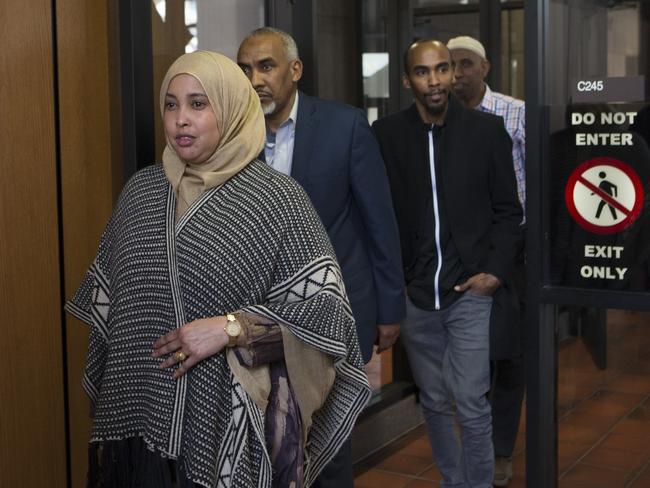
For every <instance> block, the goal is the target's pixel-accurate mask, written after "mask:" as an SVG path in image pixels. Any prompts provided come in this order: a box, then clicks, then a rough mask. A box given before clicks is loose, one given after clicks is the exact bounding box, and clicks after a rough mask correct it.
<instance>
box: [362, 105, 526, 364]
mask: <svg viewBox="0 0 650 488" xmlns="http://www.w3.org/2000/svg"><path fill="white" fill-rule="evenodd" d="M445 124H446V127H445V128H444V130H443V131H442V133H441V136H440V137H441V139H440V150H439V155H438V154H437V155H436V156H437V157H439V158H440V161H441V162H442V165H441V167H440V187H441V193H442V197H441V205H444V210H445V215H446V216H447V219H448V221H449V229H450V232H451V238H452V239H453V242H454V244H455V246H456V248H457V250H458V254H459V256H460V260H461V262H462V264H463V267H464V269H465V271H466V272H468V273H469V274H471V275H473V274H475V273H480V272H487V273H491V274H493V275H495V276H496V277H498V278H499V279H500V280H501V282H502V283H503V286H502V287H501V288H500V289H499V290H498V291H497V292H496V293H495V296H494V306H493V310H492V320H491V334H492V339H493V340H491V344H492V348H491V349H492V357H493V359H497V358H500V357H501V356H506V357H508V356H510V355H511V353H510V351H512V350H513V349H514V350H517V351H518V345H517V344H518V340H519V336H518V334H519V332H518V329H519V327H516V326H513V325H512V324H513V323H514V324H519V317H518V304H517V298H516V295H515V294H514V290H512V284H511V279H512V271H513V268H514V263H515V256H516V255H517V252H518V251H519V248H520V246H521V239H522V236H521V228H520V223H521V221H522V210H521V205H520V204H519V200H518V198H517V184H516V180H515V173H514V168H513V164H512V142H511V140H510V136H508V133H507V132H506V130H505V127H504V125H503V120H502V119H501V118H500V117H496V116H494V115H491V114H487V113H483V112H479V111H477V110H470V109H466V108H464V107H463V106H462V105H461V104H460V103H459V102H458V101H457V100H455V99H454V98H453V97H451V96H450V101H449V108H448V111H447V115H446V118H445ZM373 128H374V130H375V133H376V135H377V138H378V140H379V145H380V148H381V152H382V155H383V157H384V161H385V163H386V168H387V170H388V178H389V181H390V186H391V191H392V197H393V205H394V207H395V213H396V216H397V222H398V226H399V231H400V240H401V246H402V258H403V265H404V273H405V277H406V281H407V283H408V282H409V280H410V278H411V277H410V274H409V273H410V271H411V267H412V266H413V264H414V262H415V260H416V258H417V256H418V253H419V251H420V236H421V235H422V228H423V227H422V226H423V225H424V212H423V209H424V208H425V205H426V204H427V203H426V201H427V197H428V196H429V195H431V191H432V190H431V176H430V170H429V155H428V151H429V149H428V136H427V129H428V126H427V125H425V124H424V123H423V122H422V119H421V118H420V115H419V113H418V111H417V108H416V107H415V105H412V106H411V107H410V108H408V109H406V110H403V111H401V112H398V113H396V114H393V115H390V116H388V117H385V118H383V119H381V120H378V121H377V122H375V123H374V124H373ZM510 314H513V315H512V316H510ZM505 315H507V317H506V316H505ZM510 319H513V320H510Z"/></svg>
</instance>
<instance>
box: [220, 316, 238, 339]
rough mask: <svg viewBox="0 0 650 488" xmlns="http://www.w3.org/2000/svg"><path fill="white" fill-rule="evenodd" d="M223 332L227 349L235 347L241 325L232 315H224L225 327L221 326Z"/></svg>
mask: <svg viewBox="0 0 650 488" xmlns="http://www.w3.org/2000/svg"><path fill="white" fill-rule="evenodd" d="M223 330H225V331H226V334H227V335H228V347H235V346H236V345H237V339H238V338H239V334H241V324H240V323H239V320H237V317H235V315H234V314H231V313H227V314H226V325H224V326H223Z"/></svg>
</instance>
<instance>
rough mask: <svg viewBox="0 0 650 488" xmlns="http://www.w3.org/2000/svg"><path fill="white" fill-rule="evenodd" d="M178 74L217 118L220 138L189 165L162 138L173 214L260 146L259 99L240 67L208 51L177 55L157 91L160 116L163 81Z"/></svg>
mask: <svg viewBox="0 0 650 488" xmlns="http://www.w3.org/2000/svg"><path fill="white" fill-rule="evenodd" d="M179 74H188V75H192V76H193V77H194V78H196V79H197V80H198V81H199V83H201V86H203V89H204V90H205V93H206V95H207V97H208V100H209V101H210V105H211V106H212V110H214V113H215V115H216V116H217V127H218V128H219V133H220V134H221V138H220V140H219V143H218V145H217V148H216V149H215V151H214V153H212V155H211V156H210V157H209V158H208V159H207V161H205V162H203V163H200V164H189V163H186V162H185V161H183V160H181V158H180V157H179V156H178V154H176V152H175V151H174V149H173V148H172V145H171V143H170V140H169V138H168V137H167V135H165V137H166V139H167V147H165V151H164V152H163V168H164V170H165V174H166V175H167V179H168V180H169V182H170V183H171V185H172V188H173V189H174V191H175V192H176V196H177V198H178V203H177V206H176V216H180V215H182V214H183V213H184V212H185V211H186V210H187V208H188V207H189V206H190V205H191V204H192V203H193V202H194V201H195V200H196V199H197V198H198V197H199V196H201V194H202V193H203V192H204V191H205V190H208V189H210V188H213V187H215V186H219V185H221V184H223V183H224V182H226V181H227V180H228V179H230V178H231V177H232V176H234V175H235V174H237V173H238V172H239V171H241V170H242V169H243V168H244V167H246V166H247V165H248V163H250V162H251V161H252V160H253V159H255V158H256V157H257V155H258V154H259V153H260V152H261V151H262V149H263V148H264V139H265V133H266V129H265V125H264V114H263V113H262V109H261V107H260V101H259V98H258V96H257V93H255V90H254V89H253V87H252V86H251V84H250V82H249V81H248V79H247V78H246V76H245V75H244V73H243V71H242V70H241V68H240V67H239V66H237V65H236V64H235V63H234V62H232V61H231V60H230V59H228V58H227V57H225V56H223V55H221V54H218V53H214V52H210V51H196V52H193V53H190V54H183V55H182V56H181V57H180V58H178V59H177V60H176V61H174V63H173V64H172V65H171V67H170V68H169V70H168V71H167V74H166V75H165V79H164V80H163V83H162V86H161V88H160V111H161V113H162V116H163V117H164V116H165V94H166V93H167V90H168V88H169V83H170V82H171V80H172V78H174V77H175V76H177V75H179Z"/></svg>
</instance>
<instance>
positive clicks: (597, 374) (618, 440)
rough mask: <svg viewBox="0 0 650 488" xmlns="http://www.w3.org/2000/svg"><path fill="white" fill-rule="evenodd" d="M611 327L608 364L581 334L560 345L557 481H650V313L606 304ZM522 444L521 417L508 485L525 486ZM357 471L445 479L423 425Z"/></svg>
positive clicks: (369, 479) (563, 485)
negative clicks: (597, 360)
mask: <svg viewBox="0 0 650 488" xmlns="http://www.w3.org/2000/svg"><path fill="white" fill-rule="evenodd" d="M607 335H608V345H607V354H608V357H607V360H608V364H607V369H605V370H599V369H598V368H596V366H594V363H593V361H592V359H591V355H590V354H589V352H588V351H587V349H586V348H585V346H584V344H583V342H582V340H580V339H570V340H566V341H564V342H563V343H562V346H561V348H560V354H559V359H558V361H559V371H558V417H559V442H558V451H559V452H558V465H559V475H560V482H559V486H560V488H583V487H584V488H600V487H602V488H617V487H629V488H650V315H649V314H641V313H629V312H623V311H609V312H608V315H607ZM382 359H383V358H382ZM373 372H374V371H373ZM378 372H379V371H377V372H375V375H376V376H375V377H379V376H381V375H380V374H377V373H378ZM523 418H525V414H524V416H523ZM524 444H525V424H524V421H523V420H522V425H521V428H520V433H519V436H518V439H517V446H516V448H515V452H514V455H513V458H514V459H513V461H514V470H515V476H514V478H513V480H512V481H511V482H510V484H509V486H510V487H511V488H519V487H524V486H525V479H524V473H525V464H524V463H525V461H524V459H525V453H524ZM355 473H356V479H355V487H357V488H398V487H410V488H418V487H420V488H424V487H435V486H440V483H439V481H440V474H439V472H438V471H437V469H436V467H435V464H434V462H433V457H432V455H431V449H430V447H429V443H428V440H427V437H426V432H425V429H424V427H423V426H420V427H418V428H417V429H415V430H414V431H412V432H410V433H408V434H407V435H405V436H403V437H402V438H400V439H398V440H397V441H395V442H394V443H392V444H391V445H389V446H388V447H386V448H385V449H383V450H382V451H380V452H378V453H377V454H375V455H373V456H371V457H370V458H368V459H366V460H365V461H363V462H362V463H360V464H359V465H357V466H356V467H355Z"/></svg>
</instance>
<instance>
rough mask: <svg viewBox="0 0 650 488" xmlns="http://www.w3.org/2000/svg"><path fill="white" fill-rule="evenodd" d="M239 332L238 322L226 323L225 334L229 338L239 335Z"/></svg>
mask: <svg viewBox="0 0 650 488" xmlns="http://www.w3.org/2000/svg"><path fill="white" fill-rule="evenodd" d="M240 332H241V325H239V322H233V321H230V320H229V321H228V323H227V324H226V333H227V334H228V335H229V336H234V337H236V336H238V335H239V333H240Z"/></svg>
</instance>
